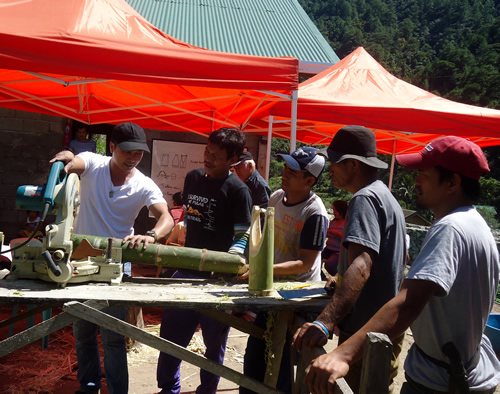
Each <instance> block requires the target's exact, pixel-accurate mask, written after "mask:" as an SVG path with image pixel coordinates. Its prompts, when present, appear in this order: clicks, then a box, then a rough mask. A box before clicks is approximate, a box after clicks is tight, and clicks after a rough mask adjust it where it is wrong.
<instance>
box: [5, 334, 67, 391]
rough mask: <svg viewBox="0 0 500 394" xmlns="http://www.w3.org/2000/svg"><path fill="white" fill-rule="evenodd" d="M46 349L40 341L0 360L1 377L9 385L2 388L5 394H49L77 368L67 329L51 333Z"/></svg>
mask: <svg viewBox="0 0 500 394" xmlns="http://www.w3.org/2000/svg"><path fill="white" fill-rule="evenodd" d="M49 339H50V341H49V349H42V347H41V344H40V341H36V342H34V343H32V344H30V345H29V346H26V347H24V348H21V349H19V350H17V351H15V352H13V353H11V354H9V355H7V356H5V358H4V359H2V368H1V369H2V375H3V374H6V375H7V376H9V377H10V379H11V382H12V384H9V385H6V386H2V388H1V390H2V392H3V393H5V394H28V393H29V394H35V393H36V394H49V393H51V392H52V390H53V389H54V388H55V386H56V384H57V383H58V382H59V381H60V380H61V378H63V377H64V376H66V375H70V374H71V373H73V369H74V368H75V367H76V364H77V360H76V352H75V340H74V337H73V332H72V329H71V328H70V327H68V328H66V329H64V330H60V331H57V332H54V333H52V334H50V338H49Z"/></svg>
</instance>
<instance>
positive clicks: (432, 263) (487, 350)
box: [305, 136, 500, 394]
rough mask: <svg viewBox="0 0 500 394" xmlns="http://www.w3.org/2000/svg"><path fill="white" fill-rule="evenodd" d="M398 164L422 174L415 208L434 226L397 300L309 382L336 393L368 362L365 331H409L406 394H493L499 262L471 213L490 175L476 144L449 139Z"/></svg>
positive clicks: (316, 364) (498, 376) (499, 366)
mask: <svg viewBox="0 0 500 394" xmlns="http://www.w3.org/2000/svg"><path fill="white" fill-rule="evenodd" d="M397 160H398V162H399V163H400V164H401V165H403V166H404V167H407V168H411V169H416V170H419V173H418V176H417V178H416V180H415V186H416V190H417V203H418V204H419V205H420V206H422V207H424V208H428V209H430V210H432V212H433V213H434V216H435V217H436V221H435V223H434V224H433V225H432V227H431V228H430V230H429V232H428V233H427V236H426V238H425V240H424V243H423V245H422V250H421V252H420V254H419V255H418V256H417V258H416V259H415V262H414V263H413V264H412V266H411V269H410V271H409V273H408V275H407V277H406V278H405V280H404V282H403V286H402V289H401V291H400V292H399V294H398V295H397V296H396V297H394V298H393V299H392V300H390V301H389V302H388V303H387V304H385V305H384V306H383V307H382V309H381V310H380V311H379V312H377V314H375V316H374V317H373V318H372V319H371V320H370V321H368V323H367V324H366V325H364V326H363V327H362V328H361V329H360V330H359V331H358V332H357V333H355V334H354V335H353V336H352V337H351V338H350V339H349V340H348V341H346V342H345V343H343V344H342V345H341V346H339V347H338V348H337V349H335V350H334V351H333V352H332V353H329V354H326V355H323V356H321V357H318V358H317V359H316V360H314V361H313V363H312V364H311V365H310V366H309V368H308V369H307V370H306V378H305V382H306V384H307V385H308V387H309V388H310V389H311V392H312V393H316V392H320V391H319V390H322V391H321V392H326V391H327V390H328V389H333V384H334V382H335V379H337V378H339V377H342V376H344V375H346V374H347V372H348V371H349V366H350V364H352V363H353V362H355V361H356V360H358V359H360V358H361V357H362V352H363V344H364V341H365V337H366V333H367V332H381V333H385V334H387V335H388V336H389V337H390V338H391V339H392V338H395V337H397V336H399V335H401V333H402V332H404V331H405V330H406V329H407V328H408V327H409V326H410V327H411V330H412V333H413V336H414V339H415V343H414V345H413V346H412V347H411V348H410V350H409V352H408V356H407V358H406V362H405V371H406V380H407V381H406V382H405V383H404V385H403V387H402V389H401V393H404V394H414V393H441V392H443V393H445V392H446V393H448V392H450V393H468V392H474V393H476V392H478V393H484V394H486V393H493V392H494V391H495V388H496V386H497V385H498V383H499V382H500V362H499V361H498V359H497V358H496V356H495V353H494V351H493V348H492V346H491V343H490V341H489V339H488V338H487V337H486V336H485V335H484V329H485V325H486V320H487V318H488V314H489V313H490V311H491V308H492V305H493V302H494V300H495V296H496V293H497V288H498V281H499V271H500V267H499V258H498V250H497V247H496V244H495V241H494V238H493V236H492V234H491V231H490V229H489V227H488V225H487V224H486V222H485V221H484V219H483V218H482V217H481V216H480V215H479V213H478V212H477V211H476V210H475V208H474V207H473V206H472V204H473V203H475V202H477V200H478V198H479V192H480V187H479V178H480V177H481V175H482V174H484V173H487V172H489V171H490V169H489V167H488V163H487V161H486V158H485V156H484V154H483V152H482V151H481V149H480V148H479V147H478V146H477V145H475V144H474V143H472V142H470V141H468V140H466V139H463V138H460V137H454V136H447V137H441V138H437V139H436V140H434V141H432V142H431V143H430V144H428V145H427V146H426V147H425V148H424V149H423V150H422V151H421V152H419V153H414V154H403V155H398V156H397ZM457 371H458V372H457Z"/></svg>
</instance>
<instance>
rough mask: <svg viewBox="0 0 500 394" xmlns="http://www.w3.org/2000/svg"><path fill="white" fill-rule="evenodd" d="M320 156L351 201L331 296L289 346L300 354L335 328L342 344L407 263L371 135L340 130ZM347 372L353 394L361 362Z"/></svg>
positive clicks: (398, 215) (398, 213) (395, 287)
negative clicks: (314, 318) (350, 196)
mask: <svg viewBox="0 0 500 394" xmlns="http://www.w3.org/2000/svg"><path fill="white" fill-rule="evenodd" d="M320 153H321V154H323V155H325V156H326V157H328V159H329V161H330V162H331V164H330V179H331V181H332V183H333V185H334V186H335V187H337V188H339V189H343V190H346V191H348V192H350V193H352V194H353V196H352V198H351V201H350V202H349V208H348V210H347V216H346V223H345V226H344V238H343V240H342V246H341V250H340V256H339V267H338V268H339V269H338V275H337V276H336V277H335V279H336V290H335V293H334V295H333V297H332V300H331V301H330V303H329V304H328V306H327V307H326V308H325V309H324V310H323V312H322V313H321V314H320V315H319V316H318V317H317V318H316V320H315V321H314V322H313V323H306V324H305V325H304V326H303V327H302V328H301V329H299V330H298V331H297V333H296V334H295V337H294V345H295V347H296V349H297V350H299V351H300V350H301V348H302V346H315V345H320V346H323V345H324V344H325V343H326V341H327V339H328V337H330V336H331V335H332V334H333V331H334V329H335V328H336V327H337V328H338V329H339V343H342V342H344V341H345V340H347V339H348V338H349V337H350V336H351V335H353V334H354V333H355V332H356V331H357V330H359V329H360V328H361V327H362V326H363V325H364V324H365V323H366V322H367V321H368V320H369V319H370V318H371V317H372V316H373V315H374V314H375V313H376V312H377V311H378V310H379V309H380V308H381V307H382V306H383V305H384V304H385V303H386V302H387V301H388V300H390V299H391V298H392V297H394V296H395V295H396V294H397V293H398V291H399V289H400V287H401V283H402V281H403V277H404V268H405V262H406V225H405V218H404V215H403V211H402V209H401V207H400V206H399V204H398V202H397V201H396V199H395V198H394V197H393V195H392V194H391V192H390V191H389V189H388V188H387V186H385V185H384V184H383V183H382V182H381V181H380V180H378V169H379V168H380V169H381V168H387V164H386V163H384V162H383V161H381V160H379V159H378V158H377V151H376V144H375V135H374V133H373V132H372V131H371V130H369V129H367V128H366V127H362V126H345V127H343V128H342V129H340V130H339V131H338V132H337V134H336V135H335V137H334V138H333V140H332V142H331V143H330V146H329V147H328V148H327V149H323V150H322V151H320ZM403 335H404V334H403ZM403 335H401V336H400V337H399V338H397V339H396V340H395V345H394V351H393V360H392V375H391V377H392V378H394V377H395V376H396V375H397V369H398V364H397V362H398V355H399V352H400V350H401V344H402V341H403ZM349 372H350V373H349V375H347V376H346V380H347V383H348V384H349V386H350V387H351V389H352V390H353V392H354V393H356V392H358V390H359V381H360V377H361V362H359V363H357V364H355V365H353V366H352V368H351V369H350V371H349Z"/></svg>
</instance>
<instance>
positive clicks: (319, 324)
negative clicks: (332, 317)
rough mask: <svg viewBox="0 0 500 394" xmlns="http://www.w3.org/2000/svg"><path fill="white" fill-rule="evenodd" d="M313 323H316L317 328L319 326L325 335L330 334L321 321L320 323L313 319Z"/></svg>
mask: <svg viewBox="0 0 500 394" xmlns="http://www.w3.org/2000/svg"><path fill="white" fill-rule="evenodd" d="M313 324H316V325H317V326H318V327H319V328H321V329H322V330H323V332H324V333H325V335H326V336H327V337H329V336H330V332H329V331H328V328H326V326H325V325H324V324H323V323H321V322H320V321H317V320H314V321H313Z"/></svg>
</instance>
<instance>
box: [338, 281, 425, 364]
mask: <svg viewBox="0 0 500 394" xmlns="http://www.w3.org/2000/svg"><path fill="white" fill-rule="evenodd" d="M418 298H420V299H418ZM415 301H416V302H415ZM427 301H428V297H427V295H426V294H420V295H418V294H417V300H415V299H414V300H413V301H412V300H411V299H410V297H408V292H407V289H402V290H401V292H400V293H399V294H398V295H397V296H396V297H394V298H393V299H392V300H390V301H389V302H387V304H385V305H384V306H383V307H382V308H381V309H380V310H379V311H378V312H377V313H376V314H375V315H374V316H373V317H372V318H371V319H370V320H369V321H368V322H367V323H366V324H365V325H364V326H363V327H362V328H361V329H360V330H359V331H357V332H356V333H355V334H354V335H353V336H352V337H351V338H349V340H348V341H346V342H344V343H343V344H342V345H341V346H339V348H338V352H339V354H341V355H342V358H343V359H344V360H345V361H346V362H348V363H349V364H351V363H353V362H356V361H358V360H360V359H361V357H362V355H363V346H364V343H365V339H366V334H367V333H369V332H378V333H382V334H386V335H387V336H388V337H389V338H390V339H391V340H394V339H396V338H398V337H399V336H400V335H401V334H403V333H404V332H405V331H406V330H407V329H408V327H409V326H410V324H411V323H413V321H414V320H415V319H416V318H417V317H418V315H419V314H420V312H421V311H422V309H423V307H424V306H425V304H426V303H427Z"/></svg>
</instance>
